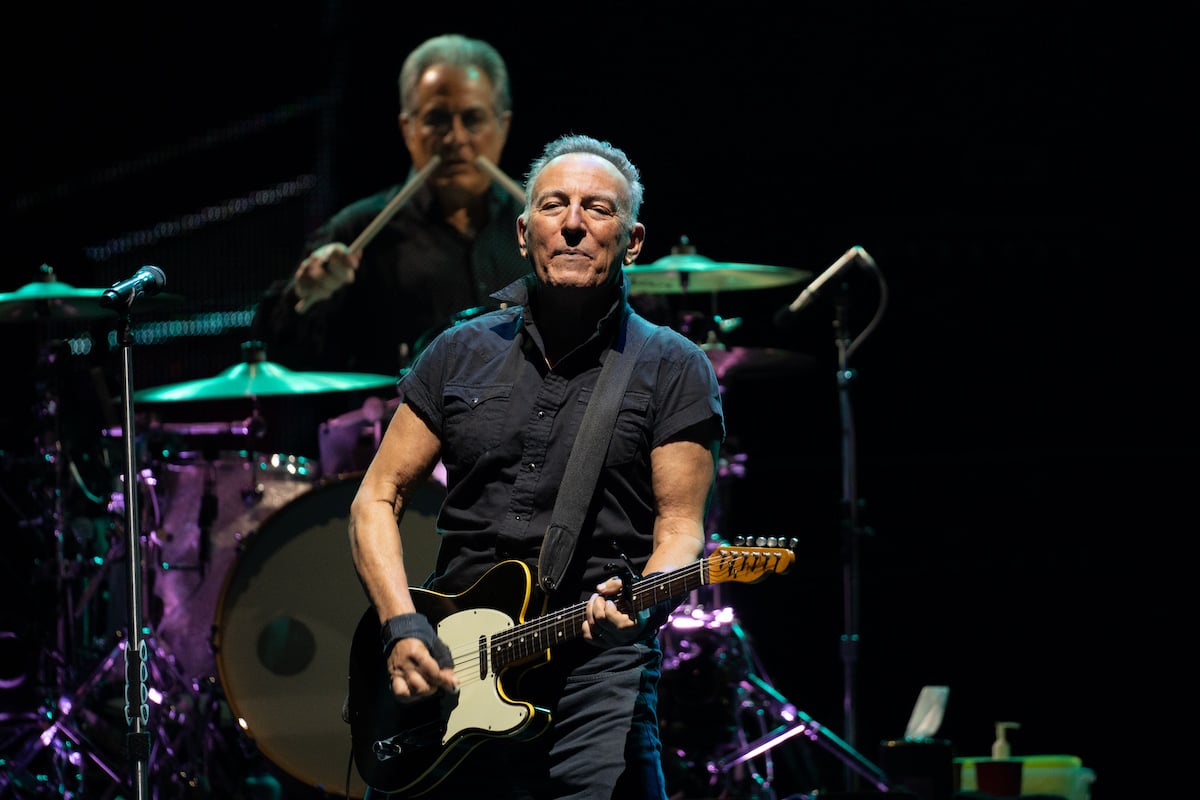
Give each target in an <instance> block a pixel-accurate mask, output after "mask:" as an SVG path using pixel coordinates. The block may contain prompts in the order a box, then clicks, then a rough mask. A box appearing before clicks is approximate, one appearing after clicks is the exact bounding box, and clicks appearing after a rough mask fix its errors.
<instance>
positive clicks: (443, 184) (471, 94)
mask: <svg viewBox="0 0 1200 800" xmlns="http://www.w3.org/2000/svg"><path fill="white" fill-rule="evenodd" d="M511 116H512V114H511V112H507V111H506V112H504V113H503V114H499V115H498V114H497V113H496V111H495V109H494V108H493V106H492V82H491V80H490V79H489V78H488V76H487V75H486V74H484V73H483V72H482V71H480V70H479V69H477V68H475V67H456V66H447V65H442V64H436V65H434V66H432V67H430V68H429V69H427V70H425V73H424V74H423V75H421V80H420V81H419V82H418V84H417V104H416V109H415V110H414V111H412V112H408V113H404V112H402V113H401V114H400V131H401V132H402V133H403V134H404V143H405V145H407V146H408V152H409V154H410V155H411V156H412V163H413V167H414V168H416V169H420V168H422V167H424V166H425V165H426V164H427V163H429V159H430V158H432V157H433V156H434V154H437V155H439V156H441V158H442V163H441V166H439V167H438V169H437V171H436V172H435V173H434V174H433V176H432V177H431V178H430V181H431V182H432V183H433V185H434V187H435V188H438V189H450V190H453V189H459V190H461V191H463V192H466V193H467V194H468V195H470V196H478V195H482V194H483V193H484V192H485V191H486V190H487V187H488V183H489V182H490V180H491V178H490V176H489V174H488V173H487V172H485V171H483V170H482V169H480V168H479V166H478V165H476V163H475V159H476V157H478V156H484V157H486V158H487V159H488V160H489V161H491V162H492V163H493V164H498V163H499V162H500V153H501V151H503V150H504V142H505V140H506V139H507V138H508V123H509V119H510V118H511Z"/></svg>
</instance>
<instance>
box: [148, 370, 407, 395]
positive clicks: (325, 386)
mask: <svg viewBox="0 0 1200 800" xmlns="http://www.w3.org/2000/svg"><path fill="white" fill-rule="evenodd" d="M395 384H396V377H395V376H392V375H375V374H372V373H366V372H293V371H292V370H289V369H287V368H286V367H283V366H280V365H279V364H274V363H271V362H270V361H253V362H247V363H242V364H235V365H234V366H232V367H230V368H229V369H227V370H224V371H223V372H221V373H220V374H218V375H216V376H214V377H212V378H201V379H200V380H194V381H184V382H183V383H173V384H168V385H166V386H156V387H152V388H150V389H142V390H140V391H137V392H134V394H133V399H134V400H135V401H137V402H141V403H181V402H185V401H188V400H232V399H236V398H239V397H267V396H272V395H289V394H319V393H322V392H350V391H355V390H357V389H378V388H383V387H386V386H395Z"/></svg>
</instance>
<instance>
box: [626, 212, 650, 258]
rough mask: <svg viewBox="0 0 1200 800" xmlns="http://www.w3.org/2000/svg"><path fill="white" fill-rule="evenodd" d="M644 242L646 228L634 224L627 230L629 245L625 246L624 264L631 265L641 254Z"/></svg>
mask: <svg viewBox="0 0 1200 800" xmlns="http://www.w3.org/2000/svg"><path fill="white" fill-rule="evenodd" d="M645 241H646V226H645V225H643V224H642V223H640V222H635V223H634V224H633V227H632V228H630V229H629V244H627V245H625V264H626V265H629V264H632V263H633V262H634V261H637V257H638V256H639V255H641V253H642V244H644V243H645Z"/></svg>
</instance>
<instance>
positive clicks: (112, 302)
mask: <svg viewBox="0 0 1200 800" xmlns="http://www.w3.org/2000/svg"><path fill="white" fill-rule="evenodd" d="M166 285H167V276H166V275H165V274H164V273H163V271H162V270H161V269H159V268H158V267H154V266H149V265H147V266H144V267H142V268H141V269H139V270H138V271H137V272H135V273H134V274H133V277H132V278H127V279H125V280H123V281H117V282H116V283H114V284H113V285H112V286H111V287H109V288H108V289H105V290H104V294H102V295H100V305H102V306H104V307H105V308H111V309H113V310H114V311H115V310H117V309H120V308H128V307H129V306H131V305H133V301H134V300H136V299H137V298H139V297H141V296H142V295H145V296H146V297H152V296H153V295H156V294H158V293H159V292H160V291H162V288H163V287H164V286H166Z"/></svg>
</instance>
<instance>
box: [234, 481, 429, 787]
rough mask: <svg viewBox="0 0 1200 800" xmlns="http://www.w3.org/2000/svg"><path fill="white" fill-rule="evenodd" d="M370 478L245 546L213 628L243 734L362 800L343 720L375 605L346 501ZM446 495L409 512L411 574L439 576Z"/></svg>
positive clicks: (276, 517) (327, 494) (281, 519)
mask: <svg viewBox="0 0 1200 800" xmlns="http://www.w3.org/2000/svg"><path fill="white" fill-rule="evenodd" d="M361 482H362V473H355V474H352V475H346V476H338V477H337V478H334V479H330V480H327V481H324V482H322V483H320V484H318V485H317V486H315V487H314V488H312V489H311V490H310V491H308V492H306V493H304V494H302V495H300V496H299V497H297V498H296V499H294V500H292V501H291V502H290V503H288V504H287V505H286V506H284V507H283V508H281V509H279V510H278V511H277V512H275V513H274V514H273V515H271V517H270V518H269V519H267V521H266V522H265V523H264V524H263V525H262V527H261V528H259V530H258V531H256V532H255V533H254V534H253V535H252V536H251V537H249V538H248V539H247V540H246V542H245V543H244V547H243V549H242V550H241V551H240V552H239V553H238V556H237V558H236V560H235V561H234V563H233V566H232V569H230V571H229V573H228V574H227V575H226V577H225V582H224V585H223V588H222V590H221V598H220V603H219V605H218V610H217V617H216V621H215V624H214V631H215V633H214V641H213V647H214V650H215V655H216V662H217V674H218V677H219V679H220V681H221V685H222V688H223V689H224V691H225V695H226V699H227V701H228V703H229V708H230V710H231V711H232V713H233V716H234V719H235V721H236V724H237V725H238V727H239V728H240V729H241V730H242V731H243V732H244V733H245V734H246V735H247V736H249V737H250V738H251V739H252V740H254V742H255V744H256V746H257V747H258V749H259V751H261V752H262V754H263V755H264V756H266V757H267V758H268V759H270V760H271V761H272V762H273V763H275V764H276V765H277V766H279V767H280V768H282V769H283V770H284V771H285V772H287V773H288V774H289V775H291V776H293V777H295V778H297V779H299V780H301V781H303V782H304V783H306V784H308V785H310V786H313V787H315V788H317V789H321V790H322V791H325V792H328V793H331V794H337V795H339V796H347V795H346V793H347V778H349V784H348V792H349V793H348V796H349V797H355V798H361V797H364V796H365V794H366V790H367V787H366V785H365V784H364V783H363V781H362V779H361V778H360V777H359V775H358V773H357V771H356V770H354V769H352V768H350V765H351V742H350V726H349V724H347V723H346V722H345V721H343V718H342V714H343V706H344V705H345V702H346V692H347V686H348V681H349V667H350V644H351V641H352V639H353V637H354V631H355V629H356V628H357V626H358V623H359V620H360V619H361V618H362V616H363V613H364V612H365V611H366V610H367V608H368V607H369V606H370V602H369V600H368V599H367V596H366V593H365V592H364V591H363V588H362V585H361V584H360V583H359V580H358V575H357V574H356V573H355V571H354V563H353V560H352V559H351V556H350V543H349V535H348V533H347V529H348V525H349V517H350V502H351V500H353V499H354V495H355V493H356V492H357V491H358V487H359V484H360V483H361ZM445 491H446V490H445V488H444V487H443V486H442V485H441V484H439V483H437V482H435V481H430V482H429V484H428V486H427V487H425V488H424V489H422V490H421V491H420V492H418V493H417V495H416V496H415V497H414V498H413V501H412V504H411V505H409V507H408V509H407V510H406V511H405V514H404V519H403V521H402V523H401V533H402V535H403V536H404V541H405V568H406V570H407V571H408V574H409V575H410V576H411V577H410V580H411V581H412V584H413V585H414V586H419V585H420V583H421V582H422V581H424V580H425V577H426V576H427V575H428V574H429V573H430V572H432V571H433V569H434V567H435V565H436V562H437V549H438V544H439V542H440V539H439V537H438V534H437V524H436V523H437V512H438V509H439V508H440V506H441V502H442V499H443V498H444V497H445Z"/></svg>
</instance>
